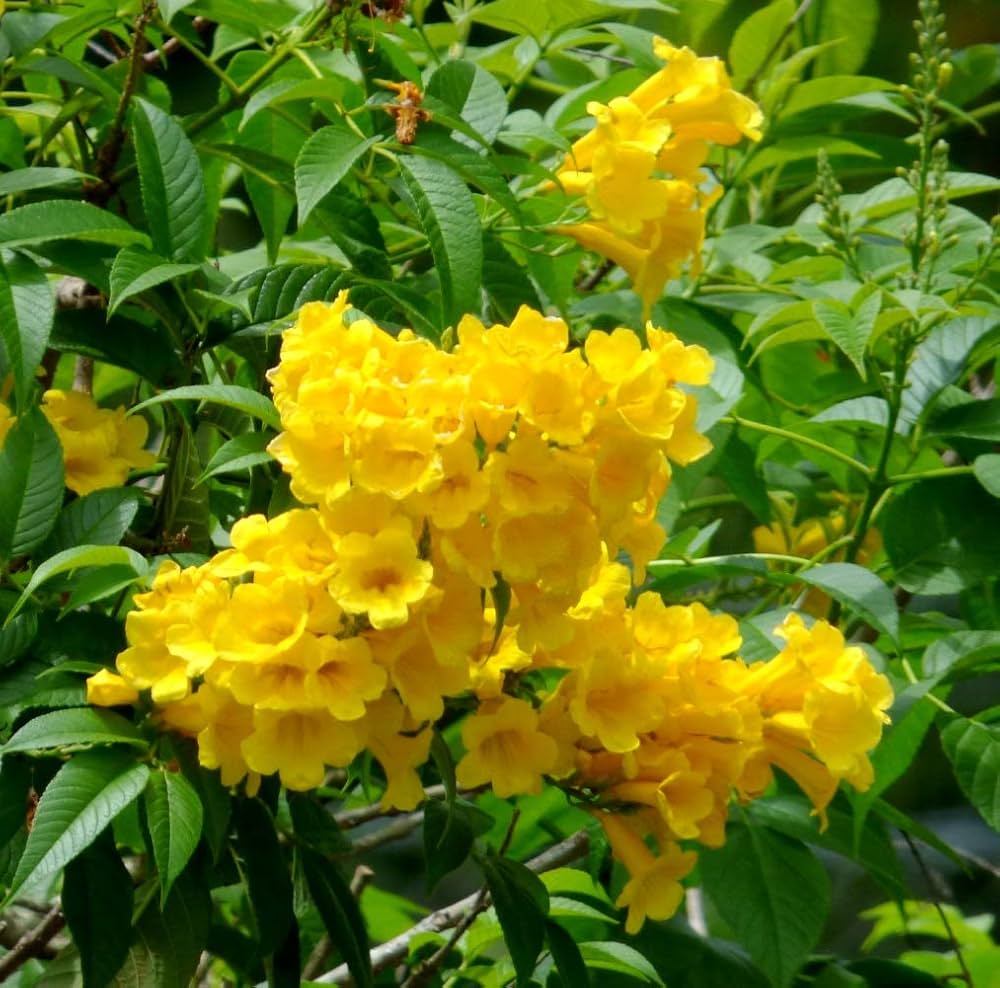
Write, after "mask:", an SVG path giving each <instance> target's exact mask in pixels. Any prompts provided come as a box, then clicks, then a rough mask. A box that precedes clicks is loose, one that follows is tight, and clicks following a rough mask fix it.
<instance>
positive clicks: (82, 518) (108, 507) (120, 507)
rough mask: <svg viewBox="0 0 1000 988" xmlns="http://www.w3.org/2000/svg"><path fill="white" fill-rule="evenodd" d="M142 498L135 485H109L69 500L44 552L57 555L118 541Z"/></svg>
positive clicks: (44, 554)
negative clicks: (73, 549)
mask: <svg viewBox="0 0 1000 988" xmlns="http://www.w3.org/2000/svg"><path fill="white" fill-rule="evenodd" d="M140 500H141V496H140V494H139V492H138V491H137V490H135V489H134V488H130V487H109V488H108V489H107V490H100V491H91V492H90V493H89V494H85V495H84V496H83V497H78V498H77V499H76V500H75V501H70V503H69V504H67V505H66V507H64V508H63V509H62V511H61V512H60V513H59V517H58V518H57V519H56V524H55V527H54V528H53V529H52V531H51V532H50V533H49V537H48V538H47V539H46V540H45V544H44V545H43V546H42V551H41V555H43V556H54V555H55V554H56V553H57V552H63V551H65V550H66V549H72V548H74V547H75V546H80V545H117V544H118V543H119V542H121V540H122V538H123V536H124V535H125V533H126V532H127V531H128V528H129V525H131V524H132V521H133V519H134V518H135V515H136V512H137V511H138V510H139V502H140Z"/></svg>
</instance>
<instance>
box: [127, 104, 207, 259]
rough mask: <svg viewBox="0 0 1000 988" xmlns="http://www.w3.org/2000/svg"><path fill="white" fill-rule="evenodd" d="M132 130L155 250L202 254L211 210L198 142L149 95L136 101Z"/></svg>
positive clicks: (178, 254) (171, 255) (172, 254)
mask: <svg viewBox="0 0 1000 988" xmlns="http://www.w3.org/2000/svg"><path fill="white" fill-rule="evenodd" d="M132 133H133V137H134V140H135V156H136V163H137V164H138V166H139V183H140V185H141V187H142V202H143V206H144V207H145V211H146V223H147V225H148V226H149V232H150V234H151V236H152V238H153V248H154V250H156V252H157V253H158V254H163V255H164V256H165V257H169V258H172V259H173V260H178V261H183V260H191V259H200V258H201V256H202V254H203V253H204V250H205V248H206V246H207V244H206V241H207V239H208V233H209V229H208V224H209V213H208V198H207V196H206V193H205V177H204V175H203V174H202V170H201V162H199V161H198V155H197V152H196V151H195V149H194V145H193V144H192V143H191V141H190V140H189V139H188V136H187V134H185V133H184V128H183V127H181V125H180V124H179V123H178V122H177V121H176V120H175V119H174V118H173V117H171V116H170V115H169V114H167V113H164V112H163V111H162V110H161V109H160V108H159V107H157V106H154V105H153V104H152V103H150V102H149V101H148V100H144V99H136V100H135V101H134V108H133V111H132Z"/></svg>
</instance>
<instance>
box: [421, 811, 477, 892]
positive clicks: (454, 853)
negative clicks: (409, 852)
mask: <svg viewBox="0 0 1000 988" xmlns="http://www.w3.org/2000/svg"><path fill="white" fill-rule="evenodd" d="M492 825H493V818H492V817H490V816H489V815H488V814H486V813H483V811H482V810H479V809H477V808H476V807H475V806H473V804H472V803H468V802H466V801H465V800H455V802H454V803H452V804H451V805H449V804H448V803H444V802H440V801H438V800H431V801H429V802H428V803H427V805H426V806H425V807H424V860H425V862H426V863H427V887H428V889H429V890H431V891H433V890H434V889H435V888H436V887H437V884H438V882H440V881H441V879H442V878H444V876H445V875H447V874H448V873H449V872H451V871H454V870H455V869H456V868H458V867H460V866H461V865H462V864H463V863H464V862H465V861H466V860H467V859H468V857H469V854H470V853H471V852H472V846H473V844H474V843H475V840H476V836H477V835H480V834H484V833H486V832H487V831H489V829H490V828H491V827H492Z"/></svg>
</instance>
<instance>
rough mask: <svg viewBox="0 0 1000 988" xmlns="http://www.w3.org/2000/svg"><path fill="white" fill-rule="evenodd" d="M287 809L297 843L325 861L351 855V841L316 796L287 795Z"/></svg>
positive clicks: (303, 794)
mask: <svg viewBox="0 0 1000 988" xmlns="http://www.w3.org/2000/svg"><path fill="white" fill-rule="evenodd" d="M288 809H289V810H290V811H291V814H292V828H293V829H294V831H295V839H296V840H297V841H300V842H301V843H303V844H305V845H306V846H307V847H309V848H311V849H312V850H314V851H316V852H317V853H318V854H321V855H324V856H328V857H335V856H338V855H343V854H349V853H350V851H351V842H350V840H349V839H348V838H347V836H346V835H345V833H344V832H343V831H342V830H341V829H340V827H339V826H338V825H337V820H336V818H335V817H334V815H333V814H332V813H331V812H330V811H329V810H328V809H327V808H326V807H325V806H323V805H322V804H320V802H319V801H318V800H317V799H316V797H315V796H312V795H310V794H308V793H303V792H290V793H288Z"/></svg>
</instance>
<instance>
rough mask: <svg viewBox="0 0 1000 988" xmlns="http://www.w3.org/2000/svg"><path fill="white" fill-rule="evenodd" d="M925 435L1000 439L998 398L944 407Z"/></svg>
mask: <svg viewBox="0 0 1000 988" xmlns="http://www.w3.org/2000/svg"><path fill="white" fill-rule="evenodd" d="M927 435H929V436H955V437H960V438H963V439H984V440H986V441H987V442H998V441H1000V398H988V399H985V400H982V401H969V402H965V403H963V404H960V405H953V406H952V407H951V408H946V409H944V410H943V411H941V412H939V413H938V414H936V415H934V416H933V418H932V419H931V421H930V423H929V425H928V428H927ZM984 486H985V485H984Z"/></svg>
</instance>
